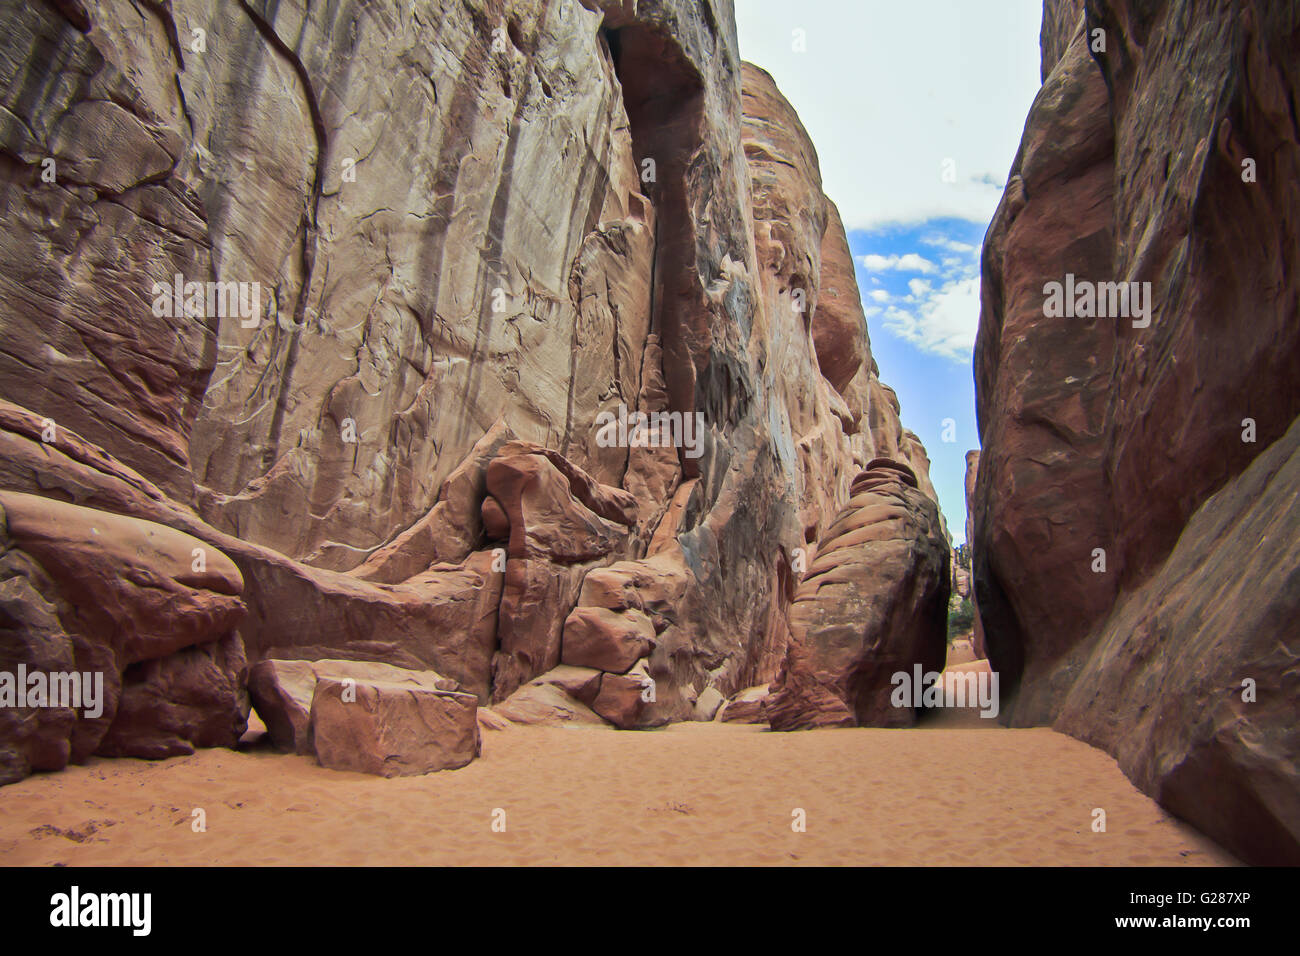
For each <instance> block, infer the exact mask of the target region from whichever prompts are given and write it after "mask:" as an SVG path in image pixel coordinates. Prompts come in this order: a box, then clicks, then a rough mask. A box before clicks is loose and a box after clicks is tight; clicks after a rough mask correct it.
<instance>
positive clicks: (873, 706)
mask: <svg viewBox="0 0 1300 956" xmlns="http://www.w3.org/2000/svg"><path fill="white" fill-rule="evenodd" d="M914 482H915V478H914V476H912V475H911V473H910V469H908V467H907V466H906V465H901V464H899V463H896V462H877V463H873V467H872V468H870V469H869V470H868V471H866V472H864V473H863V474H862V475H860V476H859V477H858V478H857V479H855V481H854V487H856V488H860V489H865V490H860V491H859V492H858V493H857V494H855V495H854V497H853V498H851V499H850V500H849V504H848V507H846V508H845V509H844V511H842V512H840V514H839V516H838V517H836V519H835V521H834V522H833V523H832V524H831V526H830V527H829V528H828V529H827V532H826V537H825V538H824V539H822V540H821V541H819V542H818V549H817V557H816V559H815V560H814V561H813V563H812V564H811V565H810V566H809V568H808V574H807V577H805V579H804V580H803V582H802V584H801V585H800V587H799V591H798V592H797V594H796V597H795V602H794V606H793V607H792V608H791V609H790V630H791V633H792V635H793V639H792V641H791V644H790V648H789V651H788V653H787V657H786V660H785V663H784V664H783V666H782V669H781V672H780V674H778V675H777V678H776V680H775V681H774V682H773V683H772V688H771V696H770V697H769V698H768V699H767V701H766V703H765V705H764V708H763V710H764V713H765V715H766V716H767V719H768V721H769V722H770V723H771V725H772V729H773V730H799V729H807V728H811V727H824V726H859V727H864V726H876V727H902V726H909V725H911V724H912V723H914V722H915V719H916V717H915V713H914V711H913V709H912V708H911V707H901V708H900V707H894V706H892V704H891V701H890V696H891V691H892V690H893V688H894V685H893V683H892V681H891V678H892V676H893V675H894V674H896V673H898V672H900V671H902V672H906V673H909V674H910V673H911V672H912V668H913V665H916V664H919V665H921V667H922V669H923V671H938V670H941V669H942V667H943V661H944V654H945V650H946V645H947V641H946V630H947V608H948V595H949V588H950V585H951V572H950V570H949V566H948V561H949V547H948V541H947V538H946V537H945V535H944V534H943V532H942V527H941V525H940V522H939V517H938V509H937V507H936V505H935V503H934V502H933V501H932V500H931V499H930V498H928V497H926V496H925V495H924V494H922V493H921V492H920V491H919V490H917V488H916V487H915V484H914Z"/></svg>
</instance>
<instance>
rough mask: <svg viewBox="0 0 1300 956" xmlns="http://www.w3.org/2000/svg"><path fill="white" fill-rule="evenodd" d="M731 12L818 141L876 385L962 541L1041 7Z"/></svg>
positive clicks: (843, 4)
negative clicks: (990, 237)
mask: <svg viewBox="0 0 1300 956" xmlns="http://www.w3.org/2000/svg"><path fill="white" fill-rule="evenodd" d="M735 3H736V21H737V26H738V29H739V36H740V55H741V56H742V57H744V58H745V59H746V60H749V61H750V62H752V63H756V64H758V65H759V66H761V67H762V68H763V69H765V70H767V71H768V72H769V73H771V74H772V76H773V78H774V79H775V80H776V83H777V86H779V87H780V89H781V92H782V93H783V94H785V97H786V98H787V99H788V100H789V101H790V103H791V104H792V105H793V106H794V108H795V110H796V111H797V112H798V113H799V118H800V119H801V120H802V121H803V124H804V126H805V128H807V130H808V134H809V135H810V136H811V137H812V140H813V144H814V146H815V147H816V149H817V157H818V161H819V164H820V166H821V173H822V185H823V187H824V189H825V191H826V194H827V195H828V196H830V198H831V199H833V200H834V201H835V202H836V204H837V205H838V206H839V208H840V213H841V215H842V216H843V217H844V225H845V227H846V229H847V230H848V232H849V246H850V248H851V249H852V251H853V253H854V259H855V264H856V266H857V278H858V285H859V288H860V290H861V293H862V298H863V307H864V309H865V311H866V313H867V322H868V326H869V329H870V334H871V346H872V354H873V355H874V356H875V358H876V361H877V363H878V364H879V365H880V376H881V378H882V379H883V380H884V381H885V383H886V384H888V385H891V386H893V387H894V389H895V390H896V391H897V392H898V396H899V401H900V403H901V404H902V412H903V414H902V417H903V424H904V426H906V427H908V428H911V429H912V430H913V431H915V432H916V433H917V434H918V435H920V436H921V440H922V441H923V442H924V443H925V447H926V451H928V452H929V455H930V460H931V463H932V464H931V477H932V478H933V480H934V484H935V488H936V490H937V492H938V494H939V501H940V505H941V506H942V508H943V511H944V514H945V516H946V517H947V519H948V527H949V530H950V531H951V532H952V535H953V542H954V543H959V542H961V541H964V540H965V520H966V519H965V513H966V512H965V485H964V481H965V468H966V463H965V453H966V450H967V449H969V448H978V447H979V437H978V435H977V434H976V430H975V403H974V383H973V378H972V374H971V353H972V348H973V346H974V343H975V330H976V328H977V326H978V324H979V249H980V243H981V242H982V240H983V236H984V232H985V230H986V229H987V227H988V223H989V219H990V218H991V217H992V215H993V211H994V209H995V208H996V207H997V204H998V201H999V199H1000V198H1001V196H1002V189H1003V186H1004V185H1005V181H1006V175H1007V171H1008V169H1010V167H1011V161H1012V159H1014V157H1015V153H1016V148H1017V146H1018V145H1019V142H1020V134H1021V132H1022V131H1023V129H1024V123H1025V116H1026V114H1027V113H1028V112H1029V106H1030V104H1031V103H1032V102H1033V99H1034V96H1035V95H1036V94H1037V92H1038V88H1039V74H1038V68H1039V66H1038V64H1039V53H1038V30H1039V25H1040V22H1041V19H1042V3H1041V0H901V2H900V0H892V2H885V0H735ZM800 47H802V49H801V48H800ZM945 174H946V175H945ZM947 419H952V421H953V422H954V423H955V426H956V427H955V431H956V437H955V441H951V442H944V441H943V437H944V426H945V424H946V420H947Z"/></svg>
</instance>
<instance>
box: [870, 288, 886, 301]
mask: <svg viewBox="0 0 1300 956" xmlns="http://www.w3.org/2000/svg"><path fill="white" fill-rule="evenodd" d="M867 295H869V296H871V298H872V299H873V300H874V301H876V302H888V301H889V293H888V292H886V291H885V290H884V289H872V290H871V291H870V292H868V293H867Z"/></svg>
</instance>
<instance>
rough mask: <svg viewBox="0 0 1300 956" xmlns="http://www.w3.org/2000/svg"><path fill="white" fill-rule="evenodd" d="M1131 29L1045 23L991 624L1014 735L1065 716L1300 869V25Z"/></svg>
mask: <svg viewBox="0 0 1300 956" xmlns="http://www.w3.org/2000/svg"><path fill="white" fill-rule="evenodd" d="M1138 6H1139V5H1136V4H1133V3H1131V2H1127V0H1099V2H1089V3H1087V4H1086V13H1085V9H1084V8H1085V5H1084V4H1083V3H1081V2H1079V0H1048V2H1047V3H1046V4H1045V8H1044V17H1043V35H1042V52H1043V77H1044V79H1043V87H1042V90H1041V92H1040V93H1039V95H1038V98H1037V99H1036V101H1035V102H1034V105H1033V107H1032V109H1031V111H1030V114H1029V117H1028V121H1027V123H1026V126H1025V134H1024V138H1023V140H1022V142H1021V146H1020V152H1019V154H1018V155H1017V157H1016V160H1015V163H1014V165H1013V167H1012V170H1011V175H1010V178H1009V180H1008V185H1007V189H1006V193H1005V195H1004V196H1003V199H1002V203H1001V205H1000V206H999V208H998V212H997V214H996V216H995V218H994V221H993V223H992V225H991V226H990V228H989V232H988V235H987V236H986V238H985V244H984V257H983V287H982V292H981V297H982V310H981V316H980V330H979V336H978V340H977V342H976V351H975V376H976V385H977V408H978V415H979V420H980V429H981V441H982V452H981V454H980V458H979V468H978V479H977V482H976V487H975V490H974V494H973V496H972V501H971V505H972V507H971V520H972V531H971V533H969V540H970V541H971V543H972V547H973V552H974V572H975V586H976V593H977V596H978V605H979V613H980V617H981V619H982V622H983V626H984V632H985V640H986V643H987V649H988V655H989V658H990V661H991V663H992V665H993V667H994V668H995V669H997V670H998V671H1000V672H1001V674H1002V677H1003V685H1002V686H1003V687H1004V688H1007V689H1010V690H1013V692H1014V700H1013V701H1012V702H1011V703H1010V704H1009V705H1008V706H1006V707H1004V711H1003V713H1004V714H1006V715H1008V716H1009V718H1010V720H1011V721H1012V722H1013V723H1014V724H1017V725H1027V724H1041V723H1051V722H1053V721H1055V722H1056V726H1058V727H1059V728H1061V729H1063V730H1066V731H1068V732H1070V733H1072V734H1074V735H1076V736H1078V737H1081V738H1082V739H1084V740H1087V741H1089V742H1090V743H1093V744H1095V745H1097V746H1100V747H1103V748H1105V749H1107V750H1108V751H1110V752H1111V753H1113V754H1115V755H1116V757H1117V758H1118V760H1119V762H1120V766H1121V767H1122V768H1123V769H1124V771H1125V772H1126V773H1127V774H1128V775H1129V776H1130V777H1131V778H1132V779H1133V780H1134V781H1135V782H1136V783H1137V784H1138V785H1139V786H1140V787H1142V789H1143V790H1145V791H1146V792H1147V793H1149V794H1151V795H1152V796H1154V797H1156V798H1157V799H1158V800H1160V801H1161V803H1163V804H1164V805H1165V806H1166V807H1168V808H1170V809H1171V810H1173V811H1174V812H1175V813H1177V814H1178V815H1179V816H1181V817H1183V818H1184V819H1186V820H1188V821H1190V822H1192V823H1194V824H1195V825H1196V826H1198V827H1200V828H1201V829H1202V830H1204V831H1205V832H1206V833H1208V834H1209V835H1211V836H1213V837H1214V838H1216V839H1218V840H1220V841H1221V842H1222V843H1224V845H1225V846H1227V847H1228V848H1229V849H1231V850H1233V851H1234V852H1236V853H1238V854H1239V855H1241V856H1242V857H1243V858H1244V859H1247V860H1250V861H1253V862H1287V863H1292V864H1294V863H1297V862H1300V727H1297V725H1296V721H1295V707H1296V700H1297V690H1296V686H1295V680H1294V675H1295V673H1296V670H1297V667H1298V665H1300V649H1297V647H1296V646H1295V644H1294V642H1292V641H1289V640H1288V639H1289V637H1290V636H1291V635H1293V634H1294V633H1295V631H1296V626H1295V622H1296V619H1297V614H1298V613H1300V586H1298V585H1300V579H1297V577H1296V574H1295V572H1294V569H1295V568H1296V567H1297V565H1300V511H1297V510H1296V508H1295V507H1294V498H1295V494H1296V488H1297V487H1300V486H1298V485H1297V481H1298V480H1300V479H1298V478H1297V476H1296V474H1295V472H1294V469H1293V467H1292V466H1293V464H1294V452H1295V442H1296V429H1297V424H1296V419H1297V415H1298V414H1300V315H1297V311H1298V308H1300V273H1297V271H1296V269H1295V268H1294V263H1295V250H1296V248H1297V247H1300V141H1298V139H1300V137H1298V134H1297V129H1296V123H1295V110H1294V103H1295V102H1296V100H1297V97H1298V95H1300V60H1297V58H1296V56H1295V50H1296V49H1297V47H1298V46H1300V4H1297V3H1295V2H1293V0H1284V2H1278V3H1269V4H1247V5H1241V4H1235V3H1229V2H1226V0H1224V2H1215V3H1210V4H1208V5H1207V4H1191V3H1188V2H1184V0H1162V2H1158V3H1153V4H1145V5H1141V9H1140V10H1139V9H1137V7H1138ZM1192 23H1194V24H1195V29H1189V28H1188V25H1189V24H1192ZM1288 104H1290V105H1288ZM1076 280H1079V281H1080V283H1081V285H1080V286H1079V288H1083V289H1085V290H1086V291H1085V293H1081V295H1090V294H1092V292H1093V291H1094V290H1093V288H1092V287H1091V286H1090V284H1092V283H1137V284H1138V285H1137V286H1134V287H1131V288H1130V287H1127V286H1126V287H1124V289H1125V290H1126V291H1133V292H1137V293H1139V294H1142V293H1143V291H1144V290H1149V293H1150V295H1149V298H1148V300H1147V305H1148V306H1149V309H1148V310H1147V311H1146V313H1145V314H1132V312H1131V310H1129V311H1125V310H1124V309H1123V305H1124V302H1125V300H1123V299H1119V301H1118V304H1119V306H1120V308H1119V309H1115V308H1112V306H1114V305H1115V304H1116V303H1115V302H1114V300H1115V299H1118V293H1119V291H1120V288H1121V287H1119V286H1112V287H1111V288H1110V289H1109V290H1105V289H1103V293H1104V295H1100V296H1098V297H1097V303H1098V304H1100V302H1101V301H1102V299H1103V298H1104V299H1105V300H1106V304H1107V308H1106V309H1100V310H1099V309H1097V308H1093V309H1087V308H1086V306H1085V307H1084V308H1083V309H1081V310H1075V309H1073V308H1071V310H1070V312H1071V313H1075V314H1076V317H1073V318H1068V317H1064V316H1049V314H1048V313H1049V312H1050V311H1052V310H1050V309H1049V308H1048V307H1047V306H1046V304H1045V295H1046V293H1047V292H1048V285H1047V284H1048V283H1051V282H1057V283H1063V284H1066V285H1067V286H1068V285H1072V284H1073V283H1074V282H1075V281H1076ZM1143 283H1146V284H1148V285H1146V286H1143V285H1142V284H1143ZM1079 301H1080V302H1083V301H1086V300H1085V299H1080V300H1079ZM1073 304H1074V303H1070V305H1071V306H1073ZM1129 304H1130V305H1131V304H1132V302H1131V301H1130V302H1129ZM1078 313H1082V314H1078Z"/></svg>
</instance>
